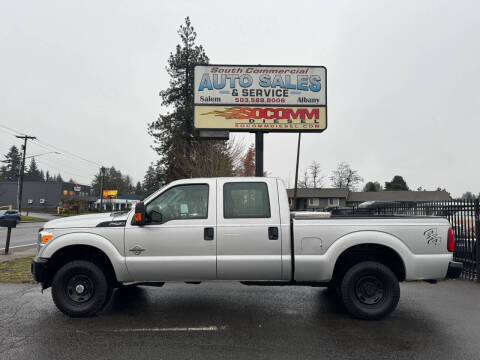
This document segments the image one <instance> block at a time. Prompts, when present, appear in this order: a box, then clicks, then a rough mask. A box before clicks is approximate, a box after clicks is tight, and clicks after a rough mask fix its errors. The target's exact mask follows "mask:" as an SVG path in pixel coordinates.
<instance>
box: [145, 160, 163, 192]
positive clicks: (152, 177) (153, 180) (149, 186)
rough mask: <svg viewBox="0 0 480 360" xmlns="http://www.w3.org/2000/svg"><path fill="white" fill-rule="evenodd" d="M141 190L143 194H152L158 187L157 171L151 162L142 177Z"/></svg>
mask: <svg viewBox="0 0 480 360" xmlns="http://www.w3.org/2000/svg"><path fill="white" fill-rule="evenodd" d="M142 187H143V192H144V194H145V196H148V195H150V194H152V193H153V192H155V191H157V190H158V189H159V188H160V181H159V180H158V173H157V171H156V169H155V168H154V167H153V165H152V164H150V166H149V167H148V169H147V172H146V173H145V177H144V178H143V184H142Z"/></svg>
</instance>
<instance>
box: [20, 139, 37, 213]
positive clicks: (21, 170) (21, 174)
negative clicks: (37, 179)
mask: <svg viewBox="0 0 480 360" xmlns="http://www.w3.org/2000/svg"><path fill="white" fill-rule="evenodd" d="M16 137H17V138H19V139H23V141H24V143H23V145H22V150H23V155H22V166H21V167H20V179H19V181H18V191H17V206H18V212H19V214H20V215H21V214H22V194H23V177H24V175H25V156H26V154H27V141H28V140H35V139H36V137H35V136H28V135H23V136H20V135H17V136H16Z"/></svg>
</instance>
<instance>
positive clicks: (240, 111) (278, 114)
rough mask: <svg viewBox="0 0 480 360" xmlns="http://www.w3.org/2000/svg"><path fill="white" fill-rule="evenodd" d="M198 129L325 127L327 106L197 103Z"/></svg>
mask: <svg viewBox="0 0 480 360" xmlns="http://www.w3.org/2000/svg"><path fill="white" fill-rule="evenodd" d="M195 127H196V128H197V129H229V130H236V131H242V130H276V131H323V130H325V129H326V127H327V112H326V107H312V106H303V107H282V106H272V107H268V106H256V107H255V106H196V107H195Z"/></svg>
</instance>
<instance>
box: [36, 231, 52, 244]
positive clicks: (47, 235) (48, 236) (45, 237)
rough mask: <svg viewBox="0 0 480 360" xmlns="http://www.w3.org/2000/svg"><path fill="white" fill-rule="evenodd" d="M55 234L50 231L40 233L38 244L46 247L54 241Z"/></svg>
mask: <svg viewBox="0 0 480 360" xmlns="http://www.w3.org/2000/svg"><path fill="white" fill-rule="evenodd" d="M52 238H53V234H52V233H51V232H48V231H40V232H39V233H38V244H39V245H45V244H46V243H48V242H49V241H50V240H52Z"/></svg>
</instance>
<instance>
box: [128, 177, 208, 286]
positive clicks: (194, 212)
mask: <svg viewBox="0 0 480 360" xmlns="http://www.w3.org/2000/svg"><path fill="white" fill-rule="evenodd" d="M215 200H216V181H215V179H211V180H210V179H206V180H200V181H199V182H198V183H190V182H185V183H182V182H180V183H178V182H176V183H173V184H171V185H169V186H168V187H167V188H165V189H164V190H163V191H162V192H161V193H160V194H159V195H158V196H157V197H155V198H154V199H151V200H148V202H147V203H145V210H146V211H145V212H146V221H147V223H146V224H145V225H143V226H138V225H131V221H127V226H126V229H125V256H126V264H127V268H128V271H129V273H130V274H131V276H132V278H133V281H169V280H179V281H188V280H214V279H215V278H216V242H217V241H216V229H215V227H216V203H215Z"/></svg>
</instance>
